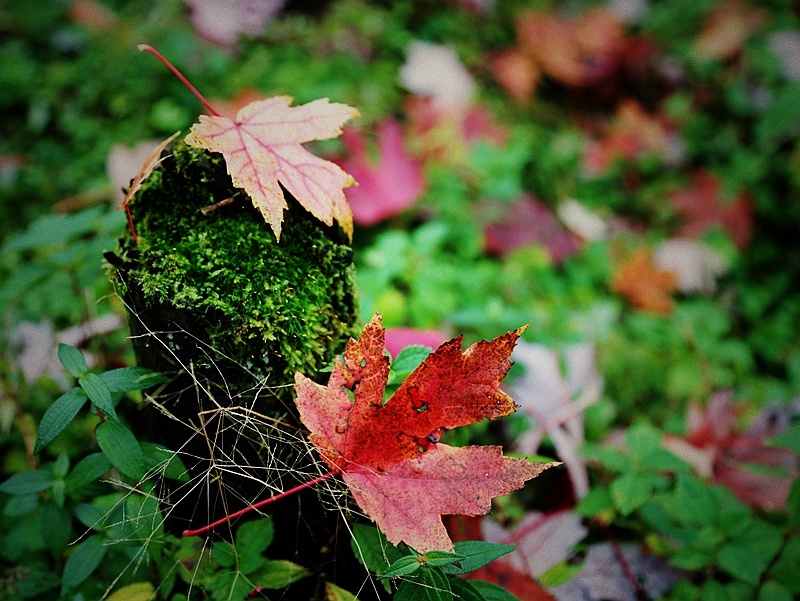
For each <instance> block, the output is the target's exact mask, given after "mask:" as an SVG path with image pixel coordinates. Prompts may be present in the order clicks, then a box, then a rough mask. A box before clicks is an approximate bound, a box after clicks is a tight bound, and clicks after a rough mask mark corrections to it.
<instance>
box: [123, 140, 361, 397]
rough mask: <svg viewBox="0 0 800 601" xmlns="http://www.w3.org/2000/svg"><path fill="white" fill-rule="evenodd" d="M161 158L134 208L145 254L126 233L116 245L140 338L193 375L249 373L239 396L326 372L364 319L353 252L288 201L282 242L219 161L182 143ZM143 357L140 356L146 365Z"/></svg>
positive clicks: (335, 234) (334, 233)
mask: <svg viewBox="0 0 800 601" xmlns="http://www.w3.org/2000/svg"><path fill="white" fill-rule="evenodd" d="M164 155H165V156H167V155H169V156H168V157H167V158H165V159H164V161H163V162H162V164H161V167H160V168H159V169H157V170H156V171H154V172H153V174H152V175H151V176H150V178H149V179H148V180H147V181H146V182H145V184H144V185H143V187H142V188H141V190H140V191H139V192H138V193H137V194H136V196H135V197H134V199H133V200H132V201H131V212H132V215H133V219H134V223H135V227H136V233H137V235H138V237H139V243H138V244H136V243H135V242H134V240H133V239H132V237H131V235H130V233H129V232H128V233H126V235H125V236H124V237H123V238H122V239H121V240H120V244H119V248H118V249H117V255H118V258H119V260H120V261H119V265H118V266H117V268H116V270H115V271H114V274H113V275H112V279H114V280H115V281H116V283H117V284H118V286H119V287H120V289H121V291H122V293H123V295H124V296H125V297H126V299H127V300H128V301H129V303H131V304H132V305H133V306H132V307H131V309H132V310H133V313H135V315H134V316H133V317H132V319H131V322H132V323H131V325H132V329H133V330H134V334H135V335H136V333H137V331H141V330H142V329H143V326H146V327H147V329H148V330H150V331H159V330H166V331H169V332H170V334H169V335H167V336H164V335H162V336H161V340H162V341H164V340H165V339H166V340H167V341H168V344H169V345H170V350H171V351H172V352H174V353H175V354H176V355H178V356H180V357H181V359H182V362H184V363H185V364H186V363H187V362H188V361H195V360H196V361H198V362H199V363H203V362H202V360H201V358H202V357H203V356H204V355H206V354H208V352H209V349H212V350H213V352H214V353H216V354H219V355H224V356H226V357H228V358H229V359H230V360H232V362H233V363H234V364H238V365H239V366H240V367H241V366H244V367H246V368H247V370H249V371H250V374H251V375H250V376H249V377H244V378H243V379H242V386H248V385H249V386H252V384H253V378H252V375H255V376H256V377H257V378H264V377H268V381H267V385H268V386H280V385H284V384H288V383H291V382H293V378H294V372H295V371H296V370H299V371H302V372H304V373H309V374H314V373H316V372H318V371H319V370H320V369H322V368H323V367H325V366H326V365H327V364H329V363H330V361H331V360H332V359H333V357H334V356H335V354H336V353H337V352H339V351H341V349H342V347H343V344H344V342H345V341H346V340H347V337H348V336H349V335H351V334H352V333H353V330H352V326H353V324H354V323H355V320H356V317H357V310H356V302H355V295H354V289H355V283H354V281H355V274H354V268H353V265H352V250H351V248H350V246H349V245H348V244H347V243H346V239H344V237H343V236H342V234H341V232H340V231H339V230H338V229H336V228H329V227H326V226H325V225H324V224H322V223H319V222H318V221H317V220H316V219H315V218H314V217H312V216H311V215H310V214H309V213H308V212H307V211H305V209H303V208H302V207H300V206H299V205H298V204H297V203H296V202H295V201H294V200H293V199H291V198H290V197H289V196H288V195H287V199H288V202H289V205H290V206H289V210H287V211H286V212H285V214H284V224H283V233H282V235H281V240H280V242H277V241H276V239H275V236H274V234H273V233H272V230H271V229H270V227H269V226H268V225H267V223H266V222H265V221H264V219H263V217H262V216H261V215H260V213H259V212H258V211H257V210H256V209H255V208H254V207H253V205H252V202H251V201H250V199H249V197H248V196H247V195H246V194H245V193H244V192H243V191H241V190H237V189H236V188H234V187H233V185H232V183H231V180H230V177H229V176H228V174H227V171H226V167H225V163H224V160H223V158H222V155H221V154H216V153H210V152H208V151H205V150H200V149H195V148H190V147H187V146H186V145H185V144H183V143H177V144H175V145H174V147H172V148H171V149H168V150H166V151H165V153H164ZM230 197H233V199H234V200H233V202H231V203H230V204H227V205H225V206H221V207H219V208H217V209H215V210H213V211H211V212H207V214H204V212H203V211H202V209H204V208H207V207H209V206H211V205H214V204H215V203H219V202H220V201H223V200H225V199H227V198H230ZM139 319H141V322H143V324H142V323H138V324H137V323H136V322H137V321H139ZM134 342H135V343H136V341H134ZM141 347H142V345H141V343H140V344H139V348H137V355H140V354H141V355H146V354H147V353H146V351H144V349H142V348H141ZM140 351H141V353H140ZM140 359H142V357H141V356H140ZM140 362H142V361H140ZM144 363H152V361H147V360H145V361H144ZM213 368H214V366H211V365H209V371H211V370H213ZM242 371H244V370H242ZM226 385H227V386H230V385H231V382H230V381H226ZM234 388H236V386H234Z"/></svg>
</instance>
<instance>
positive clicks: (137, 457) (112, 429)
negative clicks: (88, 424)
mask: <svg viewBox="0 0 800 601" xmlns="http://www.w3.org/2000/svg"><path fill="white" fill-rule="evenodd" d="M94 433H95V437H96V438H97V444H98V445H99V446H100V450H102V451H103V454H105V456H106V457H107V458H108V460H109V461H110V462H111V465H113V466H114V467H115V468H117V469H118V470H119V471H120V472H122V473H123V474H125V475H126V476H128V477H129V478H133V479H134V480H136V481H137V482H138V481H139V480H141V479H142V477H143V476H144V473H145V470H144V458H143V456H142V448H141V447H140V446H139V442H138V441H137V440H136V437H135V436H134V435H133V433H132V432H131V431H130V430H128V428H127V427H126V426H125V425H124V424H123V423H122V422H119V421H116V420H111V419H107V420H105V421H104V422H102V423H100V424H98V426H97V428H95V431H94Z"/></svg>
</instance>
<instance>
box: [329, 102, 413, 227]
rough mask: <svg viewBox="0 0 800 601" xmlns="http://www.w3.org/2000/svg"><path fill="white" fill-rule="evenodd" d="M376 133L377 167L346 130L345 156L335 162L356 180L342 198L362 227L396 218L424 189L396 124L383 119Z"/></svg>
mask: <svg viewBox="0 0 800 601" xmlns="http://www.w3.org/2000/svg"><path fill="white" fill-rule="evenodd" d="M377 133H378V136H377V138H378V139H377V145H378V153H379V159H378V162H377V164H376V163H375V162H373V161H372V160H370V157H369V153H368V151H367V146H366V143H365V140H364V137H363V136H362V135H361V134H359V133H358V132H356V131H355V130H353V129H350V128H348V129H345V130H344V133H343V134H342V143H343V144H344V146H345V148H346V149H347V151H348V154H349V156H348V157H347V158H346V159H344V160H341V161H337V163H338V164H339V165H340V166H341V167H342V168H343V169H344V170H345V171H347V172H348V173H350V174H351V175H352V176H353V177H354V178H356V180H358V183H359V185H358V186H357V187H353V188H348V190H347V192H346V196H347V200H348V201H349V203H350V208H351V209H352V211H353V219H354V220H355V222H356V223H358V224H360V225H366V226H369V225H374V224H376V223H378V222H379V221H383V220H384V219H388V218H390V217H394V216H395V215H399V214H400V213H402V212H403V211H405V210H406V209H408V208H409V207H410V206H411V205H413V204H414V202H415V201H416V200H417V198H419V196H420V194H422V192H423V190H424V189H425V178H424V175H423V173H422V165H421V164H420V163H419V161H417V160H415V159H414V158H413V157H412V156H411V155H409V154H408V153H407V152H406V149H405V146H404V143H403V130H402V129H401V128H400V124H399V123H397V121H395V120H394V119H391V118H387V119H384V120H383V121H381V122H380V123H379V124H378V132H377Z"/></svg>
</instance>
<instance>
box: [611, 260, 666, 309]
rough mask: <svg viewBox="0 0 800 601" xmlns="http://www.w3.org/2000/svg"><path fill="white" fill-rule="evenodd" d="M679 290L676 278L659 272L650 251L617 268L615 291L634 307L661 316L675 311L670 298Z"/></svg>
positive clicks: (613, 280) (614, 279)
mask: <svg viewBox="0 0 800 601" xmlns="http://www.w3.org/2000/svg"><path fill="white" fill-rule="evenodd" d="M677 288H678V279H677V277H676V276H675V274H674V273H672V272H671V271H661V270H660V269H658V268H657V267H656V266H655V264H654V263H653V260H652V256H651V253H650V250H649V249H647V248H640V249H638V250H637V251H636V252H634V253H633V254H632V255H631V256H630V257H629V258H628V259H627V260H626V261H625V262H623V263H622V264H621V265H620V266H619V267H618V268H617V271H616V273H614V277H613V278H612V280H611V289H612V290H613V291H614V292H616V293H618V294H621V295H623V296H624V297H626V298H627V299H628V300H629V301H630V302H631V303H632V304H633V306H635V307H638V308H639V309H644V310H646V311H652V312H653V313H659V314H661V315H665V314H667V313H669V312H670V311H672V306H673V300H672V297H671V296H670V295H671V294H672V293H673V292H675V291H676V290H677Z"/></svg>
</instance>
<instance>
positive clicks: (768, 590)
mask: <svg viewBox="0 0 800 601" xmlns="http://www.w3.org/2000/svg"><path fill="white" fill-rule="evenodd" d="M794 598H795V597H794V595H792V593H791V592H790V591H789V590H788V589H787V588H786V587H785V586H783V585H782V584H778V583H777V582H775V581H774V580H769V581H767V582H765V583H764V586H762V587H761V590H760V591H758V600H757V601H792V599H794Z"/></svg>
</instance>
